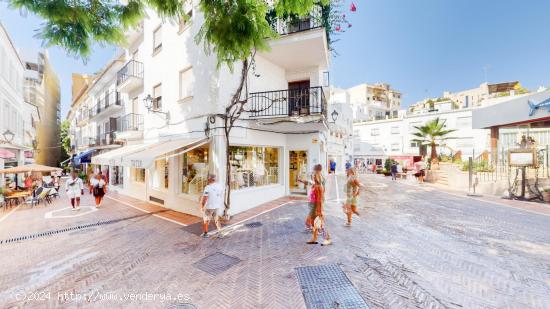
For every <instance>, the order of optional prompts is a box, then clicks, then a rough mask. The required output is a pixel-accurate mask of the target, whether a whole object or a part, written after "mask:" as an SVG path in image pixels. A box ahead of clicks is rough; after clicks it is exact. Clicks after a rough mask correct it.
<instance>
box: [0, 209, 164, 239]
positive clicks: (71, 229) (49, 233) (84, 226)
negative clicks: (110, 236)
mask: <svg viewBox="0 0 550 309" xmlns="http://www.w3.org/2000/svg"><path fill="white" fill-rule="evenodd" d="M163 211H164V210H161V211H156V212H152V213H145V214H139V215H135V216H129V217H124V218H118V219H111V220H104V221H98V222H95V223H88V224H81V225H77V226H71V227H67V228H63V229H58V230H52V231H45V232H40V233H35V234H30V235H24V236H17V237H12V238H8V239H4V240H0V245H4V244H10V243H16V242H20V241H24V240H31V239H36V238H41V237H47V236H52V235H57V234H61V233H67V232H75V231H81V230H83V229H87V228H91V227H96V226H100V225H107V224H114V223H118V222H120V221H125V220H131V219H136V218H139V217H144V216H150V215H153V214H155V213H159V212H163ZM71 234H77V233H70V234H69V235H71Z"/></svg>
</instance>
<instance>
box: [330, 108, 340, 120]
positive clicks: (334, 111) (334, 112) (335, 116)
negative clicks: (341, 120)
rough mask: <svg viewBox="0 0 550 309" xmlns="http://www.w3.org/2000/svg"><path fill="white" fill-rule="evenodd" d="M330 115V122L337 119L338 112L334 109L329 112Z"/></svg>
mask: <svg viewBox="0 0 550 309" xmlns="http://www.w3.org/2000/svg"><path fill="white" fill-rule="evenodd" d="M330 117H332V122H336V119H338V112H337V111H336V110H333V111H332V113H331V114H330Z"/></svg>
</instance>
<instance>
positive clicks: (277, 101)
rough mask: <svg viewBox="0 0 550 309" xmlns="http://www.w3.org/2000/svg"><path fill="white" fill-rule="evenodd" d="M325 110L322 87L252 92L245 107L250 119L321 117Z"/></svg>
mask: <svg viewBox="0 0 550 309" xmlns="http://www.w3.org/2000/svg"><path fill="white" fill-rule="evenodd" d="M326 109H327V102H326V99H325V93H324V92H323V88H322V87H309V88H302V89H286V90H275V91H265V92H254V93H251V94H250V99H249V101H248V106H247V110H249V111H250V113H249V118H251V119H262V118H263V119H265V118H281V117H292V118H299V117H301V118H304V117H310V118H311V117H315V116H318V117H321V116H326Z"/></svg>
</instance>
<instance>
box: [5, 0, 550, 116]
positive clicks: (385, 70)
mask: <svg viewBox="0 0 550 309" xmlns="http://www.w3.org/2000/svg"><path fill="white" fill-rule="evenodd" d="M349 3H350V2H349V0H346V4H345V6H346V7H345V9H346V11H347V9H348V6H349ZM355 3H356V5H357V12H356V13H353V14H352V13H351V12H349V11H347V12H346V14H347V15H348V17H349V20H350V22H351V23H352V25H353V26H352V28H350V29H349V30H348V31H346V32H345V33H343V34H341V35H339V36H338V37H337V38H338V39H339V41H338V42H337V43H335V45H334V48H335V49H336V51H337V52H338V54H339V55H338V56H336V57H335V58H334V59H333V60H332V68H331V82H332V83H333V84H334V85H336V86H339V87H350V86H353V85H356V84H360V83H363V82H370V83H374V82H387V83H390V84H392V86H393V87H394V88H395V89H398V90H400V91H401V92H403V94H404V99H403V100H404V102H403V105H404V106H407V105H409V104H410V103H413V102H416V101H418V100H421V99H423V98H425V97H427V96H429V97H437V96H441V95H442V93H443V91H444V90H450V91H458V90H462V89H467V88H473V87H476V86H478V85H479V84H481V83H482V82H484V81H485V75H486V76H487V80H488V81H489V82H499V81H508V80H519V81H521V82H522V84H523V85H524V86H525V87H527V88H529V89H532V90H536V88H538V86H540V85H545V86H550V74H549V72H550V57H549V56H548V51H549V50H550V39H549V38H550V24H549V23H548V22H547V20H548V14H549V12H550V1H548V0H526V1H514V0H460V1H458V0H356V1H355ZM0 20H2V23H3V24H4V25H5V26H6V28H7V29H8V31H9V32H10V35H11V37H12V39H13V41H14V42H15V44H16V45H17V47H18V48H20V49H21V50H22V52H23V53H24V54H28V53H29V52H32V51H35V50H37V49H38V48H39V47H40V46H41V42H40V40H38V39H35V38H33V35H34V33H35V30H36V29H38V28H39V27H40V20H38V19H37V18H35V17H32V16H27V17H23V16H21V14H20V13H19V12H18V11H13V10H10V9H7V8H6V5H5V3H3V2H0ZM114 52H115V49H114V48H100V47H99V46H98V47H97V48H96V49H95V53H94V55H93V56H92V57H91V58H90V60H89V61H88V63H87V64H84V63H83V62H82V60H80V59H74V58H71V57H68V56H67V55H66V54H65V52H64V51H63V50H61V49H59V48H50V49H49V54H50V58H51V60H52V62H53V65H54V67H55V69H56V70H57V72H58V75H59V77H60V79H61V83H62V115H63V117H64V116H65V115H66V112H67V110H68V107H69V105H70V86H71V85H70V84H71V73H72V72H85V73H93V72H96V71H98V70H99V69H101V67H102V66H103V65H104V64H106V63H107V62H108V61H109V59H111V58H112V57H113V55H114ZM484 68H487V69H486V72H487V74H485V72H484V71H485V70H484Z"/></svg>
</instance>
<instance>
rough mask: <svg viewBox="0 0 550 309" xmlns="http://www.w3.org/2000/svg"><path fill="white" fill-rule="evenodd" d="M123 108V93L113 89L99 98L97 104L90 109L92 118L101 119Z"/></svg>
mask: <svg viewBox="0 0 550 309" xmlns="http://www.w3.org/2000/svg"><path fill="white" fill-rule="evenodd" d="M121 109H122V99H121V95H120V93H119V92H117V91H111V92H109V93H108V94H107V95H105V96H104V97H102V98H101V99H99V100H98V102H97V104H96V105H94V107H92V108H91V109H90V110H89V112H88V113H89V115H90V120H96V121H98V120H101V119H104V118H106V117H109V116H111V115H112V114H113V113H114V112H118V111H120V110H121Z"/></svg>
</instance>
